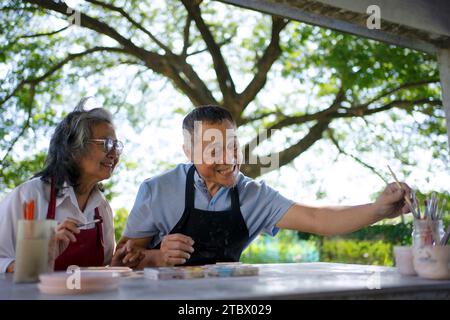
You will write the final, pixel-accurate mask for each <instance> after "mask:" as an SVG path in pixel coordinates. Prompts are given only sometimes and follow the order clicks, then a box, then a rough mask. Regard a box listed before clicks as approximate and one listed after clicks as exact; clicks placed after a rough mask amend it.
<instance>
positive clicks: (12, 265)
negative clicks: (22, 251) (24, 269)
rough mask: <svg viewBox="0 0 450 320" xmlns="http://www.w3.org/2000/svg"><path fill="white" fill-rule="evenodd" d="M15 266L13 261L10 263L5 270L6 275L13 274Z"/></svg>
mask: <svg viewBox="0 0 450 320" xmlns="http://www.w3.org/2000/svg"><path fill="white" fill-rule="evenodd" d="M15 264H16V262H15V261H13V262H11V263H10V264H9V266H8V268H6V273H13V272H14V265H15Z"/></svg>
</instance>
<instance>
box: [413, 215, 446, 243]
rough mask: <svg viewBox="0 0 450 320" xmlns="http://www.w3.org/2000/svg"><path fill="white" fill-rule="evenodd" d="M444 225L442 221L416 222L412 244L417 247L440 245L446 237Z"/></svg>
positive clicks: (416, 220) (426, 220)
mask: <svg viewBox="0 0 450 320" xmlns="http://www.w3.org/2000/svg"><path fill="white" fill-rule="evenodd" d="M444 235H445V231H444V224H443V222H442V220H431V219H424V220H418V219H415V220H414V224H413V232H412V243H413V246H415V247H425V246H433V245H439V244H440V242H441V239H442V238H443V237H444Z"/></svg>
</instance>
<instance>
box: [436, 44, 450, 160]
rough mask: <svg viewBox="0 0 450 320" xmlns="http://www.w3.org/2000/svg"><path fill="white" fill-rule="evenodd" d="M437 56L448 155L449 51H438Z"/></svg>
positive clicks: (449, 116)
mask: <svg viewBox="0 0 450 320" xmlns="http://www.w3.org/2000/svg"><path fill="white" fill-rule="evenodd" d="M437 56H438V62H439V73H440V76H441V87H442V105H443V107H444V110H445V117H446V118H447V137H448V143H449V153H450V49H441V50H439V51H438V54H437Z"/></svg>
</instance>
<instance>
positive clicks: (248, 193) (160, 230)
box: [124, 164, 294, 247]
mask: <svg viewBox="0 0 450 320" xmlns="http://www.w3.org/2000/svg"><path fill="white" fill-rule="evenodd" d="M191 165H192V164H179V165H177V166H176V167H175V168H174V169H172V170H169V171H167V172H165V173H163V174H161V175H158V176H155V177H153V178H150V179H147V180H145V181H144V182H143V183H142V184H141V186H140V188H139V191H138V194H137V197H136V201H135V203H134V206H133V209H132V210H131V212H130V215H129V217H128V219H127V224H126V227H125V232H124V236H125V237H128V238H146V237H153V239H152V241H151V243H150V247H154V246H155V245H157V244H158V243H159V242H161V239H162V237H164V236H165V235H167V234H169V232H170V231H171V230H172V229H173V227H175V225H176V224H177V222H178V221H179V220H180V218H181V216H182V215H183V212H184V207H185V185H186V176H187V172H188V170H189V168H190V166H191ZM194 186H195V208H196V209H200V210H207V211H223V210H229V209H230V208H231V188H227V187H221V188H220V189H219V191H218V192H217V193H216V194H215V195H214V197H211V195H210V194H209V192H208V189H207V188H206V185H205V183H204V181H203V179H202V178H201V177H200V176H199V175H198V174H197V172H195V174H194ZM237 189H238V193H239V202H240V207H241V213H242V216H243V218H244V221H245V223H246V225H247V229H248V231H249V243H250V242H251V241H252V240H253V239H254V238H255V237H256V236H257V235H258V234H259V233H261V232H264V233H266V234H269V235H271V236H274V235H275V234H276V233H277V232H278V228H276V227H275V225H276V224H277V222H278V221H279V220H280V219H281V217H283V215H284V214H285V213H286V212H287V210H288V209H289V208H290V207H291V206H292V204H293V203H294V201H292V200H289V199H287V198H285V197H283V196H282V195H281V194H280V193H279V192H278V191H276V190H274V189H272V188H271V187H269V186H268V185H266V184H265V183H264V182H257V181H255V180H253V179H251V178H249V177H246V176H244V175H243V174H242V173H239V175H238V177H237ZM247 245H248V244H247Z"/></svg>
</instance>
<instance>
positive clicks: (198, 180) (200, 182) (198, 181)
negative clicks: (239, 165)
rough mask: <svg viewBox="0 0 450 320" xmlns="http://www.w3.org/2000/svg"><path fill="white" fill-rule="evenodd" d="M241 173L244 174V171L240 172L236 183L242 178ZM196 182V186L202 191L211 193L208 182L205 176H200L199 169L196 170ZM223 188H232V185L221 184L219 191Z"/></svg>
mask: <svg viewBox="0 0 450 320" xmlns="http://www.w3.org/2000/svg"><path fill="white" fill-rule="evenodd" d="M241 175H242V173H241V172H239V173H238V176H237V177H236V183H237V182H238V181H239V180H240V179H241ZM194 184H195V186H196V187H197V188H199V189H200V190H202V191H204V192H206V193H208V194H209V191H208V188H207V187H206V183H205V181H204V180H203V178H202V177H200V175H199V174H198V172H197V170H195V171H194ZM222 189H227V190H228V189H231V187H224V186H221V187H220V189H219V191H220V190H222Z"/></svg>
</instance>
